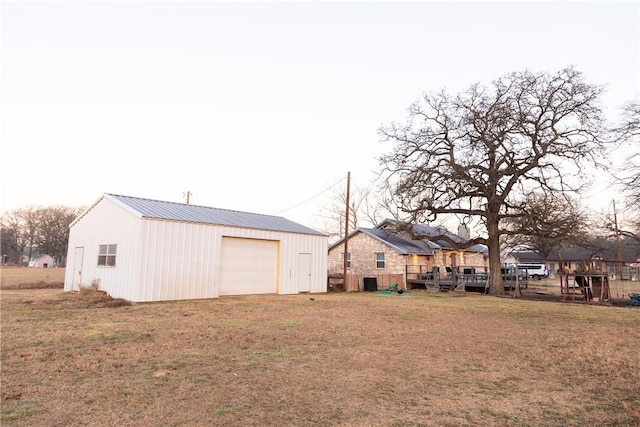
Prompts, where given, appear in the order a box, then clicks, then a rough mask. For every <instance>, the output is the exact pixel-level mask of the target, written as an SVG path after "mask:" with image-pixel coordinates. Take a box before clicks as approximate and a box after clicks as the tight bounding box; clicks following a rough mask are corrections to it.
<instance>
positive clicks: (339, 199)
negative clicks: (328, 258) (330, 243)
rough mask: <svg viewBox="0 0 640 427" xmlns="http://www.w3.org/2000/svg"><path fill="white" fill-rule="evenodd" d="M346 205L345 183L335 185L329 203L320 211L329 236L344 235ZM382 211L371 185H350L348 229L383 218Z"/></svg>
mask: <svg viewBox="0 0 640 427" xmlns="http://www.w3.org/2000/svg"><path fill="white" fill-rule="evenodd" d="M346 206H347V188H346V185H345V186H341V187H335V188H334V191H333V193H332V194H331V196H330V199H329V203H328V205H327V207H326V208H325V209H324V211H323V213H322V216H323V218H324V222H325V226H324V231H325V233H327V234H329V236H330V237H331V238H343V237H344V230H345V226H344V221H345V214H346V210H347V208H346ZM384 212H385V211H384V209H383V207H382V206H381V205H380V204H379V203H378V201H376V200H375V198H374V195H373V191H372V186H369V187H363V186H358V185H352V186H351V189H350V191H349V230H351V231H353V230H355V229H357V228H358V227H360V226H361V225H362V224H364V225H366V226H371V225H375V224H377V223H379V222H381V221H382V220H383V219H384V218H383V217H382V215H383V214H384Z"/></svg>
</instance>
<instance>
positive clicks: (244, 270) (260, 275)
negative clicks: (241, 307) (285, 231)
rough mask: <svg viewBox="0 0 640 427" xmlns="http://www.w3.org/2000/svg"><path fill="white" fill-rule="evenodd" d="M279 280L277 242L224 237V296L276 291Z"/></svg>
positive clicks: (221, 282)
mask: <svg viewBox="0 0 640 427" xmlns="http://www.w3.org/2000/svg"><path fill="white" fill-rule="evenodd" d="M277 280H278V242H277V241H274V240H257V239H240V238H236V237H223V238H222V266H221V278H220V295H249V294H271V293H276V291H277Z"/></svg>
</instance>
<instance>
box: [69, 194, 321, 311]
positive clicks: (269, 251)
mask: <svg viewBox="0 0 640 427" xmlns="http://www.w3.org/2000/svg"><path fill="white" fill-rule="evenodd" d="M327 246H328V238H327V236H326V235H325V234H322V233H320V232H317V231H315V230H313V229H311V228H308V227H305V226H303V225H301V224H297V223H295V222H293V221H290V220H288V219H286V218H283V217H278V216H271V215H260V214H255V213H248V212H239V211H232V210H226V209H216V208H210V207H204V206H194V205H186V204H181V203H172V202H163V201H158V200H149V199H142V198H137V197H128V196H120V195H115V194H103V195H102V197H100V199H98V201H96V202H95V203H94V204H93V205H92V206H91V207H90V208H88V209H87V210H86V211H85V212H83V213H82V214H81V215H80V216H79V217H78V218H77V219H76V220H75V221H74V222H73V223H72V224H71V226H70V233H69V248H68V256H67V270H66V275H65V281H64V290H65V291H72V290H78V289H79V287H80V286H89V285H91V284H97V285H98V286H99V288H100V289H101V290H104V291H106V292H107V293H109V295H111V296H112V297H114V298H124V299H126V300H129V301H133V302H142V301H163V300H178V299H198V298H216V297H219V296H223V295H246V294H297V293H300V292H311V293H317V292H326V291H327Z"/></svg>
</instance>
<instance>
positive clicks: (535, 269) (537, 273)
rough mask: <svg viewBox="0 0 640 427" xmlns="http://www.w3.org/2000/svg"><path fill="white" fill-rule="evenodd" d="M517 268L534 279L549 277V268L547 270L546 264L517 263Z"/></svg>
mask: <svg viewBox="0 0 640 427" xmlns="http://www.w3.org/2000/svg"><path fill="white" fill-rule="evenodd" d="M518 270H519V271H521V272H523V273H526V274H527V276H529V277H533V278H534V279H536V280H540V279H542V278H545V277H549V270H547V266H546V265H544V264H518Z"/></svg>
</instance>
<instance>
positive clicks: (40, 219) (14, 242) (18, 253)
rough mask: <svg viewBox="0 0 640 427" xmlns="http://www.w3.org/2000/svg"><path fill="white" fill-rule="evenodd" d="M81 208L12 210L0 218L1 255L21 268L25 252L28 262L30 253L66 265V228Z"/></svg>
mask: <svg viewBox="0 0 640 427" xmlns="http://www.w3.org/2000/svg"><path fill="white" fill-rule="evenodd" d="M82 210H83V209H82V208H69V207H63V206H56V207H47V208H43V207H34V206H29V207H26V208H21V209H14V210H12V211H9V212H7V213H5V214H4V215H3V217H2V221H1V224H2V254H3V255H12V256H13V261H14V262H16V263H18V264H21V263H22V256H23V254H24V253H25V251H27V253H28V258H29V259H31V257H32V255H33V249H34V248H38V251H39V253H40V254H44V253H47V254H49V255H51V256H53V257H54V258H55V259H56V260H57V262H58V263H59V264H62V265H64V264H65V257H66V252H67V245H68V243H69V225H70V224H71V222H73V220H74V219H75V218H76V217H77V216H78V214H79V213H80V212H82Z"/></svg>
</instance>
